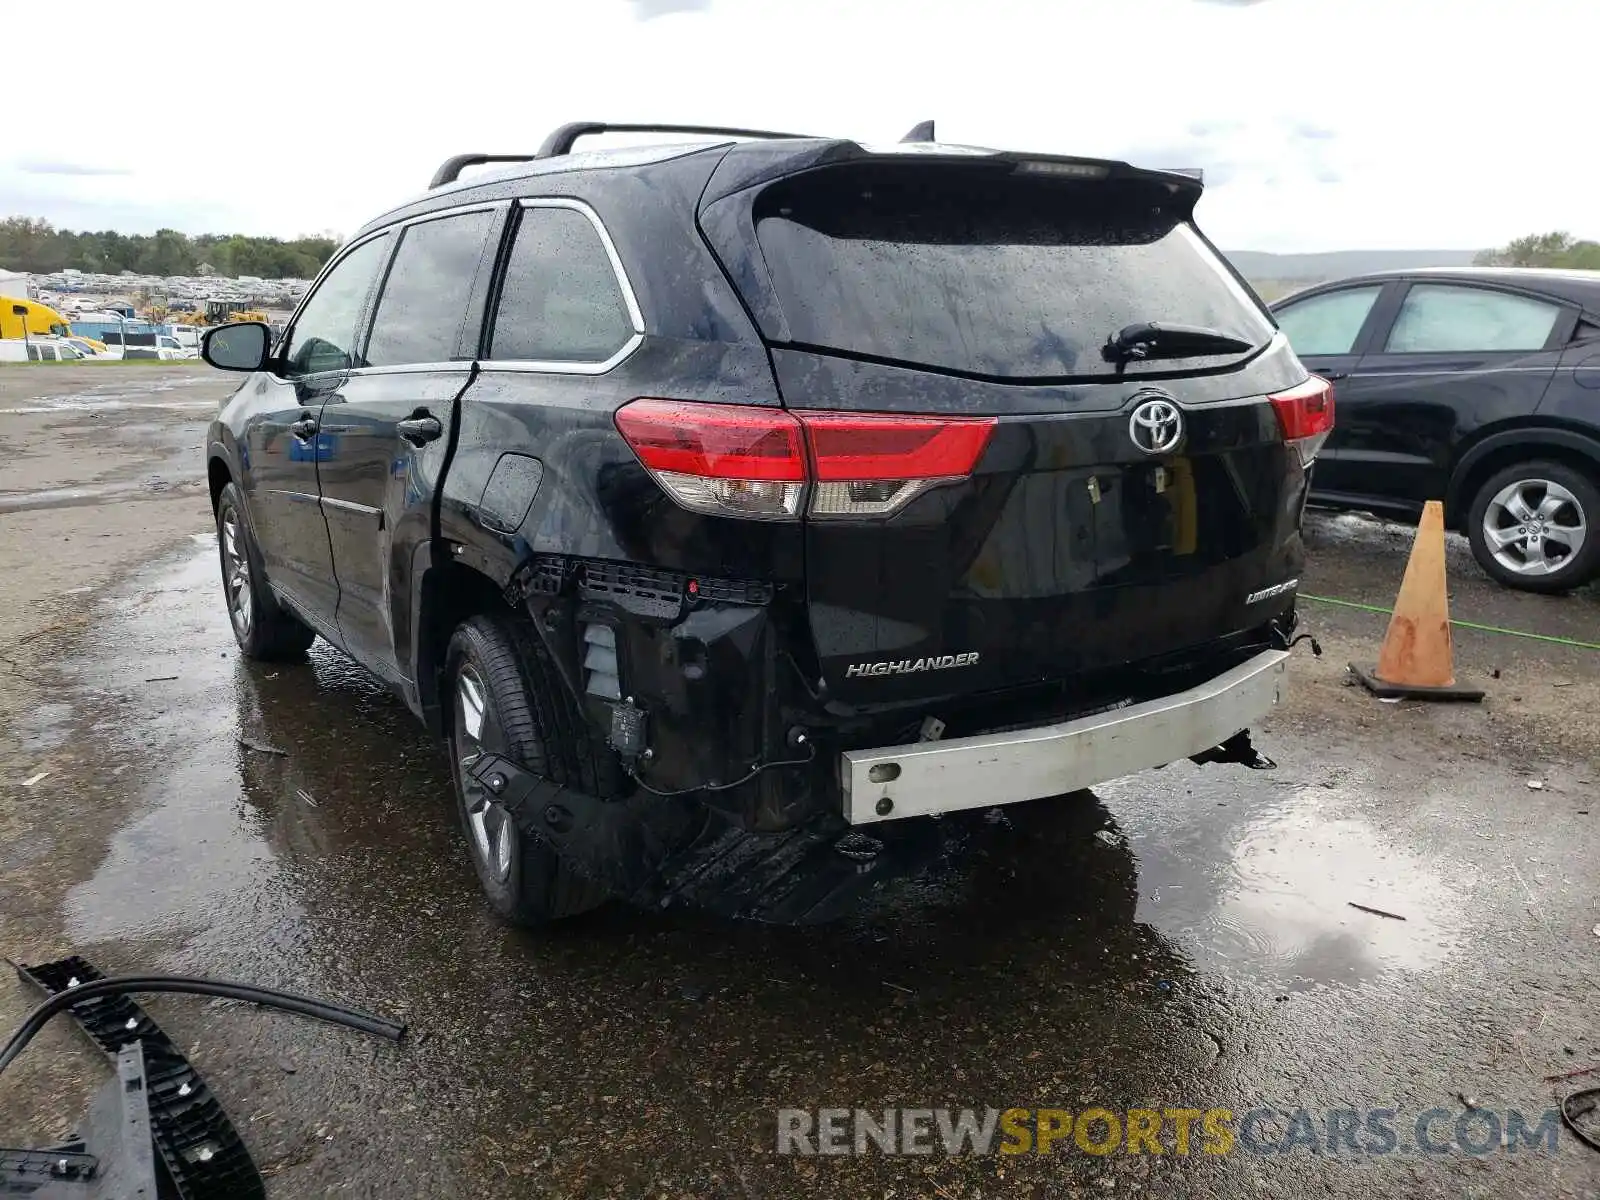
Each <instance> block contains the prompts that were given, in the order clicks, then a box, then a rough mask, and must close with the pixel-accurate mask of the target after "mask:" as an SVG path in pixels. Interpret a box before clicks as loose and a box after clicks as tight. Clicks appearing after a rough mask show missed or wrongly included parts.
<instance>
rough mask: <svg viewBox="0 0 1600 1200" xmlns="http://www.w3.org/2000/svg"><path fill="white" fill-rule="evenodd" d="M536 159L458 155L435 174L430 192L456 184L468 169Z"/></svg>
mask: <svg viewBox="0 0 1600 1200" xmlns="http://www.w3.org/2000/svg"><path fill="white" fill-rule="evenodd" d="M536 157H537V155H533V154H457V155H456V156H455V157H454V158H447V159H445V160H444V164H443V165H442V166H441V167H440V168H439V169H438V170H437V171H435V172H434V173H433V178H432V180H430V181H429V183H428V190H429V191H432V190H433V189H434V188H438V187H443V186H444V185H445V184H447V183H454V182H455V181H456V180H457V179H459V178H460V177H461V172H462V171H465V170H466V169H467V168H468V167H476V166H480V165H482V164H483V163H495V162H532V161H533V160H534V159H535V158H536Z"/></svg>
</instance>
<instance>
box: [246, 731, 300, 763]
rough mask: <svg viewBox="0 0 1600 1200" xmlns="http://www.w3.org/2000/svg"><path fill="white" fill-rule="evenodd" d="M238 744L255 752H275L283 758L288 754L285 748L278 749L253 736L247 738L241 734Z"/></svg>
mask: <svg viewBox="0 0 1600 1200" xmlns="http://www.w3.org/2000/svg"><path fill="white" fill-rule="evenodd" d="M239 745H241V746H243V747H244V748H245V749H246V750H254V751H255V752H256V753H257V754H277V755H280V756H281V757H284V758H287V757H288V756H289V752H288V751H287V750H280V749H278V748H277V747H276V746H269V745H267V744H266V743H265V742H258V741H256V740H255V739H254V738H247V737H245V736H243V735H242V734H241V735H240V737H239Z"/></svg>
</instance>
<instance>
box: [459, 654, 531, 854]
mask: <svg viewBox="0 0 1600 1200" xmlns="http://www.w3.org/2000/svg"><path fill="white" fill-rule="evenodd" d="M455 707H456V738H455V747H456V753H457V754H458V755H459V756H460V759H461V767H462V770H461V771H460V773H459V776H458V778H459V779H460V780H461V790H462V793H463V796H462V803H463V808H464V810H465V812H466V818H467V830H468V832H469V833H470V834H471V835H472V849H473V852H474V853H475V854H476V855H477V856H478V860H479V862H480V863H481V864H482V866H483V869H484V870H485V871H486V872H487V873H488V874H489V875H490V876H491V877H492V878H493V879H494V880H496V881H497V882H500V883H504V882H505V881H506V880H508V879H510V877H511V864H512V862H513V861H515V858H516V852H517V844H516V843H517V828H516V825H515V824H514V823H513V822H512V819H511V815H510V814H509V813H508V812H506V810H505V808H504V807H502V806H501V805H500V804H498V803H496V801H495V799H494V797H493V796H492V794H491V793H490V792H489V790H488V789H487V788H485V787H484V786H483V785H482V784H480V783H478V782H477V781H476V780H474V779H473V778H472V776H471V775H470V774H468V773H467V771H466V770H465V768H466V767H468V766H470V765H471V764H472V763H473V762H475V761H477V759H478V757H479V756H480V755H482V754H484V753H496V754H503V753H505V750H506V747H505V746H504V745H502V744H500V743H502V742H503V741H504V739H503V738H502V737H500V736H499V727H498V724H497V722H495V721H494V719H493V714H492V712H491V710H490V700H489V689H488V688H486V687H485V686H484V683H483V679H482V678H481V677H480V676H479V674H478V672H477V669H476V668H475V667H474V666H473V665H472V664H471V663H463V664H462V666H461V669H460V670H459V671H458V672H457V673H456V705H455Z"/></svg>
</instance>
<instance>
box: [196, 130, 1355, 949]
mask: <svg viewBox="0 0 1600 1200" xmlns="http://www.w3.org/2000/svg"><path fill="white" fill-rule="evenodd" d="M622 128H626V129H627V130H628V131H629V132H638V131H640V130H641V129H650V130H656V131H660V132H664V133H671V134H674V135H682V134H692V135H701V136H700V137H699V140H697V141H695V142H692V143H679V144H675V145H668V146H657V147H654V148H649V149H639V148H627V149H620V150H603V151H594V152H588V153H574V152H573V145H574V142H575V141H576V140H577V139H578V138H580V137H583V136H586V135H589V134H594V133H600V132H607V131H616V130H618V129H622ZM503 161H510V162H514V163H515V164H516V165H514V166H510V167H498V168H496V169H494V170H492V171H490V172H486V173H483V174H480V175H478V176H476V177H473V178H470V179H468V180H465V181H462V180H459V178H458V176H459V175H460V173H461V172H462V170H463V169H464V168H466V167H468V166H476V165H479V164H484V163H492V162H503ZM1200 195H1201V184H1200V182H1199V181H1198V180H1197V179H1195V178H1192V177H1189V176H1185V175H1180V174H1171V173H1166V172H1159V171H1149V170H1140V169H1136V168H1133V167H1130V166H1128V165H1127V164H1125V163H1121V162H1110V161H1100V160H1090V159H1081V158H1064V157H1054V156H1048V155H1038V154H1017V153H1007V152H996V151H991V150H980V149H975V148H970V147H960V146H951V145H943V144H939V143H936V142H933V141H929V140H921V141H908V142H904V143H894V144H889V145H884V146H868V145H861V144H858V143H855V142H851V141H844V140H840V139H829V138H813V137H799V136H792V135H782V134H767V133H760V132H757V131H748V130H728V129H688V128H686V127H668V126H643V127H641V126H628V127H619V126H602V125H594V124H587V125H572V126H565V127H563V128H562V129H560V130H558V131H556V132H555V133H554V134H552V135H551V137H550V138H549V139H548V140H547V141H546V143H545V145H544V146H543V148H542V149H541V150H540V151H539V152H538V153H537V154H532V155H519V156H490V155H464V156H461V157H459V158H456V159H452V160H450V161H449V162H447V163H446V164H445V165H444V166H443V167H441V168H440V170H439V172H438V174H437V175H436V176H435V178H434V181H433V185H432V187H431V188H430V189H429V190H428V191H427V192H426V193H425V194H424V195H422V196H420V197H419V198H417V199H414V200H412V201H410V202H408V203H407V204H405V205H403V206H401V207H400V208H397V209H395V210H393V211H392V212H390V213H388V214H386V215H384V216H382V217H380V218H378V219H377V220H375V221H373V222H372V223H371V224H369V225H368V226H367V227H366V228H364V229H362V230H361V231H360V232H359V233H358V234H357V235H356V236H355V238H354V239H352V240H351V241H350V243H349V244H348V245H346V246H345V247H344V248H343V249H342V250H340V252H339V253H338V254H336V255H335V256H334V258H333V259H332V261H331V262H330V263H329V264H328V266H327V268H326V269H325V270H324V271H323V273H322V274H321V276H320V277H319V278H318V280H317V281H316V283H315V284H314V285H313V286H312V288H311V290H310V291H309V293H308V294H307V296H306V298H305V300H304V301H303V302H302V304H301V305H300V307H299V310H298V311H297V312H296V313H295V315H294V318H293V320H292V321H291V322H290V323H289V325H288V327H287V329H286V331H285V332H284V334H283V336H282V337H281V338H279V339H278V340H277V342H276V343H275V344H273V343H272V342H271V339H270V338H269V336H268V331H267V329H266V328H265V327H264V326H261V325H253V324H236V325H229V326H223V327H221V328H218V329H214V330H212V331H210V332H209V333H208V334H207V335H206V340H205V355H206V359H207V361H209V362H210V363H211V364H212V365H213V366H216V367H220V368H223V369H227V370H235V371H244V372H248V373H249V374H248V377H247V378H246V379H245V380H244V382H243V384H242V386H241V387H240V388H239V390H238V392H237V393H235V395H234V396H233V397H232V398H231V399H230V400H229V401H228V402H227V404H226V406H225V408H224V409H223V411H222V413H221V415H220V417H219V419H218V420H217V421H216V422H215V423H214V424H213V425H212V427H211V430H210V436H209V438H208V460H209V461H208V469H209V472H210V481H211V496H212V499H213V501H214V504H215V509H216V520H217V530H218V535H219V537H218V540H219V544H220V551H221V560H222V573H223V581H224V592H225V595H226V598H227V602H228V606H229V611H230V615H231V618H232V622H233V629H234V632H235V634H236V635H237V637H238V641H239V645H240V647H241V648H242V649H243V650H244V652H245V654H246V655H247V656H249V657H252V658H278V657H284V656H292V655H298V654H302V653H303V652H304V651H305V650H306V648H307V646H308V645H309V644H310V642H311V640H312V638H313V636H315V635H321V636H322V637H323V638H325V639H327V640H328V641H329V642H331V643H332V644H333V645H335V646H337V647H338V648H340V649H341V650H343V651H344V652H345V653H347V654H348V655H350V656H351V657H352V658H354V659H356V660H357V661H358V662H360V663H362V664H363V665H364V666H366V667H367V668H368V669H370V670H371V671H372V672H374V673H375V674H377V675H378V676H380V677H382V679H384V680H385V681H387V682H388V683H389V684H390V685H391V686H392V687H393V688H394V690H395V691H396V692H398V693H399V694H400V695H401V696H403V697H404V699H405V701H406V703H407V704H408V705H409V706H410V707H411V708H412V709H413V710H414V711H415V712H416V713H417V714H418V715H419V716H420V717H421V718H422V719H423V720H425V721H426V722H427V723H428V725H429V726H430V727H431V728H432V729H434V730H435V731H436V732H437V733H438V734H439V735H440V736H441V737H442V738H443V740H444V742H445V744H446V745H447V747H448V749H449V753H450V762H451V765H452V770H453V773H454V779H455V784H456V789H457V792H458V798H459V803H460V807H461V813H462V817H463V823H464V825H465V828H466V830H467V834H468V840H469V843H470V845H471V847H472V850H473V855H474V861H475V863H476V866H477V870H478V873H479V875H480V877H481V879H482V882H483V885H484V887H485V889H486V890H487V892H488V894H489V896H490V898H491V901H492V903H493V905H494V907H495V908H496V909H497V910H498V911H499V912H500V913H502V914H503V915H505V916H507V917H510V918H512V919H514V920H518V921H523V922H536V921H542V920H548V919H550V918H554V917H559V916H562V915H564V914H568V913H573V912H577V911H580V910H582V909H585V908H589V907H592V906H594V905H595V904H597V903H599V902H600V901H601V900H602V899H603V898H605V897H606V896H607V895H629V896H634V897H640V896H644V897H648V896H652V895H654V896H659V895H661V894H663V892H664V889H666V888H667V887H668V885H667V884H666V883H663V882H662V881H663V880H666V879H669V877H670V879H671V880H672V881H673V882H672V884H671V886H673V887H678V886H681V885H682V881H683V879H684V877H685V872H690V873H692V872H693V871H701V870H706V869H709V868H706V867H705V863H706V862H707V861H708V860H709V859H716V860H717V862H718V863H719V864H722V865H725V864H726V863H727V862H728V861H732V860H735V859H738V858H739V857H740V856H741V855H743V856H747V857H748V856H751V855H757V856H759V857H762V861H763V863H764V864H765V867H766V868H767V870H768V874H769V875H771V874H772V873H773V872H774V871H776V872H777V874H778V875H781V873H782V871H781V868H782V867H783V865H784V861H785V860H784V856H783V854H782V853H777V852H775V851H773V850H772V847H773V846H783V845H788V844H790V843H788V842H786V841H785V840H784V839H785V836H786V835H787V834H788V833H792V832H794V831H797V830H805V831H808V833H809V835H810V836H813V837H822V838H824V839H828V840H827V841H826V845H827V846H828V847H829V852H830V853H831V852H832V851H833V850H837V851H838V854H839V855H840V856H843V857H847V858H849V859H850V860H851V861H852V862H855V863H857V864H860V863H861V862H863V861H865V860H870V859H871V858H872V856H873V855H874V854H875V853H876V852H877V850H878V849H879V848H881V847H882V846H883V845H885V844H887V843H892V842H893V841H894V839H895V838H896V837H897V836H899V835H900V832H899V831H904V830H907V829H910V828H914V827H932V826H933V825H934V824H935V823H934V822H931V821H928V820H922V821H917V820H906V821H902V820H899V819H900V818H918V817H921V818H928V817H931V816H933V815H937V814H944V813H951V812H955V811H956V810H961V809H974V808H980V807H981V808H987V807H990V806H995V805H1003V804H1008V803H1012V802H1016V801H1022V800H1029V799H1034V798H1039V797H1046V796H1052V795H1056V794H1059V793H1064V792H1069V791H1072V790H1074V789H1077V788H1081V787H1086V786H1088V785H1091V784H1094V783H1097V782H1102V781H1104V780H1107V779H1110V778H1114V777H1118V776H1122V775H1126V774H1129V773H1131V772H1134V771H1138V770H1141V769H1144V768H1147V767H1154V766H1161V765H1164V764H1167V763H1170V762H1173V761H1176V760H1178V759H1181V758H1184V757H1193V758H1196V759H1197V760H1199V761H1232V762H1253V761H1258V760H1257V759H1256V757H1255V751H1254V749H1253V748H1252V747H1251V746H1250V742H1249V737H1248V734H1247V733H1246V732H1244V731H1245V730H1246V727H1247V726H1249V725H1250V724H1252V723H1253V722H1255V721H1257V720H1258V719H1259V718H1260V717H1261V716H1262V715H1263V714H1265V713H1266V712H1267V711H1269V710H1270V709H1271V708H1272V707H1273V705H1275V704H1276V703H1277V702H1278V701H1279V699H1280V698H1281V696H1282V694H1283V686H1284V676H1285V662H1286V659H1287V657H1288V647H1289V645H1290V642H1291V638H1292V632H1293V627H1294V600H1295V595H1294V593H1295V587H1296V583H1297V579H1298V576H1299V574H1300V570H1301V561H1302V547H1301V538H1300V521H1301V515H1302V509H1303V507H1304V504H1305V501H1306V494H1307V480H1308V475H1309V472H1310V468H1311V463H1312V459H1313V458H1314V456H1315V454H1316V451H1317V448H1318V446H1319V445H1320V444H1321V442H1322V440H1323V439H1324V438H1325V437H1326V435H1327V433H1328V431H1329V429H1330V428H1331V426H1332V422H1333V399H1332V392H1331V390H1330V388H1329V386H1328V384H1327V383H1326V382H1324V381H1323V380H1321V379H1319V378H1317V377H1315V376H1308V374H1307V372H1306V370H1305V368H1304V367H1302V366H1301V364H1300V362H1299V360H1298V359H1297V358H1296V357H1295V355H1294V353H1293V351H1292V350H1291V349H1290V347H1289V345H1288V344H1287V342H1286V341H1285V339H1284V338H1283V337H1282V335H1281V334H1279V333H1278V332H1277V330H1276V327H1275V326H1274V324H1273V321H1272V319H1271V317H1270V315H1269V314H1268V313H1267V312H1266V311H1265V309H1264V308H1263V307H1262V305H1261V303H1260V302H1259V301H1258V299H1257V298H1256V297H1255V295H1254V294H1253V293H1252V292H1251V291H1250V289H1249V288H1248V287H1247V286H1246V285H1245V284H1244V283H1243V282H1242V281H1241V280H1240V279H1239V278H1238V277H1237V275H1236V274H1235V273H1234V272H1233V271H1232V270H1231V269H1230V267H1229V266H1228V265H1227V264H1226V263H1225V262H1224V261H1223V260H1222V258H1221V257H1220V256H1219V255H1218V254H1217V252H1216V251H1215V249H1214V248H1213V247H1212V246H1211V245H1210V243H1209V242H1207V240H1206V239H1205V237H1204V236H1203V235H1202V234H1201V233H1200V232H1199V230H1198V229H1197V228H1196V226H1195V224H1194V219H1193V213H1194V208H1195V203H1196V201H1197V200H1198V199H1199V198H1200ZM879 823H885V824H879ZM708 847H709V849H708ZM753 847H761V848H762V849H760V850H759V853H758V850H757V849H753ZM691 851H695V852H696V853H698V854H699V857H698V858H695V857H694V854H692V853H691ZM686 863H687V864H689V865H688V866H686V865H685V864H686ZM653 889H654V890H653ZM802 907H803V906H802Z"/></svg>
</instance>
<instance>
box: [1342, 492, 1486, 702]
mask: <svg viewBox="0 0 1600 1200" xmlns="http://www.w3.org/2000/svg"><path fill="white" fill-rule="evenodd" d="M1452 660H1453V651H1452V647H1451V643H1450V601H1449V598H1448V596H1447V595H1446V593H1445V586H1444V505H1443V504H1441V503H1440V502H1439V501H1437V500H1429V501H1428V503H1427V504H1426V505H1424V506H1423V509H1422V520H1421V521H1420V522H1419V523H1418V525H1417V540H1416V541H1415V542H1413V543H1412V545H1411V561H1410V562H1408V563H1407V564H1406V576H1405V578H1404V579H1403V580H1402V581H1401V583H1400V595H1399V596H1398V597H1397V598H1396V599H1395V602H1394V615H1393V616H1392V617H1390V618H1389V632H1388V633H1387V634H1385V635H1384V639H1383V649H1382V650H1381V651H1380V652H1379V654H1378V667H1377V669H1376V670H1374V671H1363V670H1362V669H1361V668H1360V667H1358V666H1356V665H1355V663H1351V664H1350V670H1351V671H1352V672H1354V674H1355V676H1356V678H1357V679H1359V680H1361V682H1362V683H1363V684H1364V685H1365V686H1366V688H1367V690H1368V691H1370V692H1371V693H1373V695H1375V696H1410V697H1414V698H1416V699H1419V700H1482V699H1483V690H1482V689H1481V688H1470V687H1462V686H1460V685H1459V684H1457V683H1456V675H1455V667H1454V665H1453V661H1452Z"/></svg>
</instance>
